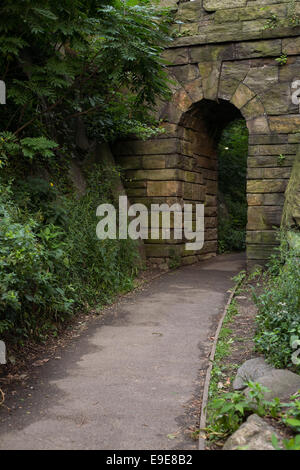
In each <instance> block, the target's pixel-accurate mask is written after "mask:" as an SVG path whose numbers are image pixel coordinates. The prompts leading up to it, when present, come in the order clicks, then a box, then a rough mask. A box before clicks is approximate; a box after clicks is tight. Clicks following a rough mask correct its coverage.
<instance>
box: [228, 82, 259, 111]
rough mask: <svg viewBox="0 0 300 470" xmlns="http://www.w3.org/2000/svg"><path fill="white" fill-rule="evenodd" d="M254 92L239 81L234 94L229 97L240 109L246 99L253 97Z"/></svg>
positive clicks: (246, 101)
mask: <svg viewBox="0 0 300 470" xmlns="http://www.w3.org/2000/svg"><path fill="white" fill-rule="evenodd" d="M255 96H256V94H255V93H254V92H253V91H252V90H250V88H249V87H248V86H246V85H244V84H243V83H241V84H240V85H239V86H238V88H237V89H236V92H235V94H234V95H233V97H232V99H231V103H232V104H234V105H235V106H236V107H237V108H238V109H241V108H242V107H243V106H244V105H245V104H246V103H248V101H250V100H251V99H252V98H254V97H255Z"/></svg>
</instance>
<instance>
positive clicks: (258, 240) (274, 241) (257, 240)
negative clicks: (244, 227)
mask: <svg viewBox="0 0 300 470" xmlns="http://www.w3.org/2000/svg"><path fill="white" fill-rule="evenodd" d="M247 243H249V244H256V245H260V244H262V245H264V244H266V245H278V243H279V242H278V237H277V233H276V232H275V231H274V230H273V231H272V230H257V231H248V232H247Z"/></svg>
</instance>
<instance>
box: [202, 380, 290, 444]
mask: <svg viewBox="0 0 300 470" xmlns="http://www.w3.org/2000/svg"><path fill="white" fill-rule="evenodd" d="M248 387H249V391H248V394H247V395H245V393H244V392H227V393H224V394H223V395H222V397H220V398H216V399H214V400H213V401H212V402H211V403H210V404H209V424H208V428H207V432H208V436H209V438H210V440H216V439H220V438H221V439H223V438H225V437H227V436H229V435H230V434H232V433H234V432H235V431H236V430H237V429H238V428H239V427H240V425H241V424H242V423H243V422H244V421H245V420H246V419H247V417H248V416H249V415H250V414H252V413H256V414H258V415H259V416H266V415H270V416H272V417H276V416H277V415H278V414H279V410H280V407H281V404H280V400H278V399H277V398H274V399H273V400H272V401H267V400H265V398H264V393H266V392H268V391H269V390H268V389H267V388H266V387H263V386H262V385H260V384H259V383H257V382H256V383H254V382H251V381H250V382H249V383H248Z"/></svg>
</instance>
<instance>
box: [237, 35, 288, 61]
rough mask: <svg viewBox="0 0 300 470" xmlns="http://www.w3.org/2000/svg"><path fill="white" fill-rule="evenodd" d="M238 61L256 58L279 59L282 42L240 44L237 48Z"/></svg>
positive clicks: (278, 40)
mask: <svg viewBox="0 0 300 470" xmlns="http://www.w3.org/2000/svg"><path fill="white" fill-rule="evenodd" d="M235 51H236V55H235V58H236V59H250V58H254V57H265V56H267V57H272V56H273V57H278V56H280V55H281V40H280V39H276V40H271V41H251V42H240V43H238V44H237V45H236V48H235Z"/></svg>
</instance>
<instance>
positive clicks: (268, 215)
mask: <svg viewBox="0 0 300 470" xmlns="http://www.w3.org/2000/svg"><path fill="white" fill-rule="evenodd" d="M281 217H282V207H281V206H279V207H276V206H265V207H264V206H260V207H257V206H249V207H248V224H247V229H248V230H271V229H273V228H274V227H279V226H280V222H281Z"/></svg>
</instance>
